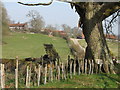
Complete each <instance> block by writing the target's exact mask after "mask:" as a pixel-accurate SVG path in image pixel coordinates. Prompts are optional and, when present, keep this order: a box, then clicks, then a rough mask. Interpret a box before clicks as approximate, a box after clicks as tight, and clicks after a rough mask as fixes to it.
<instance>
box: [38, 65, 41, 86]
mask: <svg viewBox="0 0 120 90" xmlns="http://www.w3.org/2000/svg"><path fill="white" fill-rule="evenodd" d="M40 76H41V65H40V64H39V66H38V86H39V85H40Z"/></svg>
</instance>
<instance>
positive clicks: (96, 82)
mask: <svg viewBox="0 0 120 90" xmlns="http://www.w3.org/2000/svg"><path fill="white" fill-rule="evenodd" d="M119 85H120V80H119V77H118V76H117V75H112V74H108V75H107V74H98V75H80V76H79V75H76V76H73V78H72V79H67V80H63V81H60V82H59V81H54V83H52V82H49V83H47V84H46V85H40V87H36V88H118V87H119Z"/></svg>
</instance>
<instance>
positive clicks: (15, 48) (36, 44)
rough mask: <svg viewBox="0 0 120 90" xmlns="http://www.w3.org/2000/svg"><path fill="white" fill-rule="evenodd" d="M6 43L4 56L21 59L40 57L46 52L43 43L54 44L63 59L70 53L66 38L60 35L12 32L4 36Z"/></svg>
mask: <svg viewBox="0 0 120 90" xmlns="http://www.w3.org/2000/svg"><path fill="white" fill-rule="evenodd" d="M3 41H4V42H6V44H3V47H2V56H3V58H8V59H10V58H15V56H19V58H20V59H22V58H25V57H40V56H41V55H44V54H45V49H44V46H43V44H53V45H54V47H55V49H56V51H57V52H58V53H59V55H60V57H61V59H62V60H65V59H67V55H68V54H70V51H69V47H68V46H67V43H66V41H65V40H64V39H62V38H59V37H48V36H47V35H43V34H25V33H12V35H9V36H6V37H4V38H3Z"/></svg>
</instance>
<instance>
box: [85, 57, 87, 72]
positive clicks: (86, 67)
mask: <svg viewBox="0 0 120 90" xmlns="http://www.w3.org/2000/svg"><path fill="white" fill-rule="evenodd" d="M85 74H87V59H85Z"/></svg>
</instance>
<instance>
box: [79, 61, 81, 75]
mask: <svg viewBox="0 0 120 90" xmlns="http://www.w3.org/2000/svg"><path fill="white" fill-rule="evenodd" d="M78 64H79V65H78V75H80V66H81V65H80V60H78Z"/></svg>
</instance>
